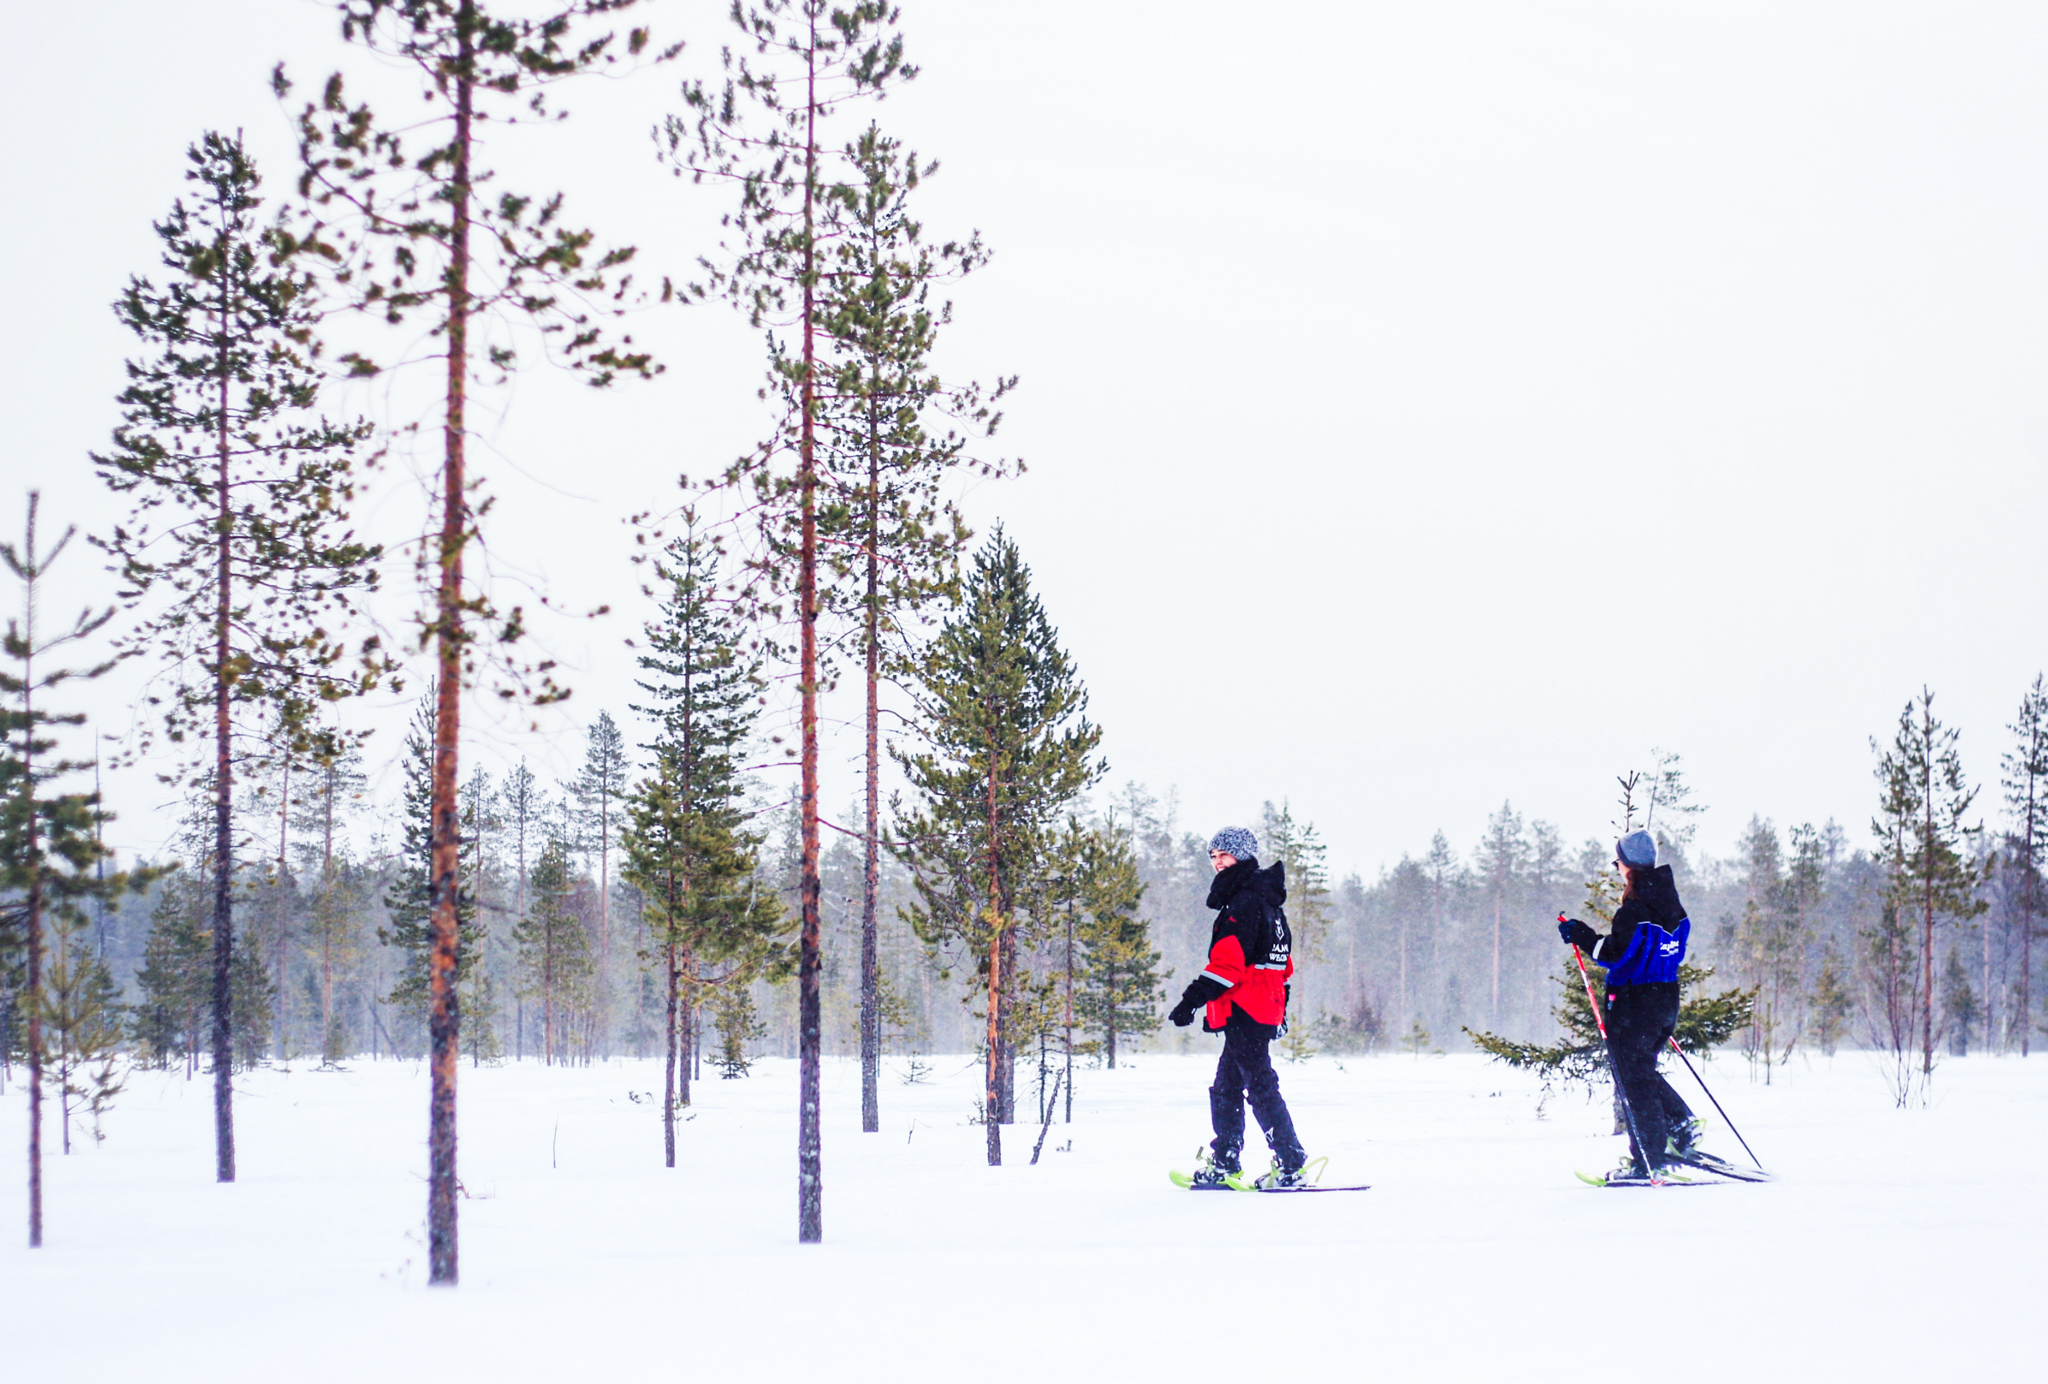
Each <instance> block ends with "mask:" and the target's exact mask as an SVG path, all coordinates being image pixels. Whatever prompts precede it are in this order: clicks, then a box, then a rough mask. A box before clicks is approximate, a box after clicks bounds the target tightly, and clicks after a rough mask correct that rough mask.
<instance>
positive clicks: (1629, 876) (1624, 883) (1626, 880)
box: [1614, 860, 1650, 903]
mask: <svg viewBox="0 0 2048 1384" xmlns="http://www.w3.org/2000/svg"><path fill="white" fill-rule="evenodd" d="M1614 863H1615V864H1617V865H1620V866H1621V901H1622V902H1623V903H1629V902H1631V901H1633V900H1634V898H1635V896H1636V881H1637V880H1638V879H1639V878H1641V877H1642V876H1644V875H1646V874H1648V873H1650V872H1649V871H1648V870H1638V869H1637V868H1636V867H1635V866H1633V865H1629V864H1626V863H1624V862H1623V861H1619V860H1617V861H1615V862H1614Z"/></svg>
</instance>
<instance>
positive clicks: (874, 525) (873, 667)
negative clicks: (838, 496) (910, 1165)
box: [860, 398, 882, 1134]
mask: <svg viewBox="0 0 2048 1384" xmlns="http://www.w3.org/2000/svg"><path fill="white" fill-rule="evenodd" d="M879 411H880V404H879V402H878V401H877V400H875V399H872V398H870V399H869V400H868V497H867V498H868V514H867V519H868V531H867V593H866V594H867V603H866V609H865V610H864V611H863V612H862V615H863V629H862V634H863V636H864V638H865V640H866V643H867V650H866V652H867V707H866V714H867V721H866V725H865V731H866V737H867V743H866V752H867V784H866V789H867V803H866V807H867V820H866V822H865V823H864V824H863V827H862V831H861V901H860V1127H861V1130H862V1132H864V1133H867V1134H873V1133H876V1132H877V1131H879V1130H880V1129H881V1127H882V1094H881V1084H882V995H881V989H882V963H881V956H880V948H879V938H878V936H877V924H876V919H875V910H876V906H877V902H878V901H877V899H876V897H875V896H876V894H877V892H878V891H879V890H880V888H881V883H882V867H881V852H880V847H881V834H882V708H881V678H882V650H881V620H882V611H881V599H882V596H881V587H882V582H881V573H882V567H881V545H882V444H881V420H880V419H879V418H878V417H877V414H878V413H879Z"/></svg>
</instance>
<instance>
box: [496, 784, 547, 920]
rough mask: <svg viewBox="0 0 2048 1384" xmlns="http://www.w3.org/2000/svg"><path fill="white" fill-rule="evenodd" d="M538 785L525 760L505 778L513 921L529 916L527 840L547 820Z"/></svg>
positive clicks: (543, 801) (543, 799)
mask: <svg viewBox="0 0 2048 1384" xmlns="http://www.w3.org/2000/svg"><path fill="white" fill-rule="evenodd" d="M539 782H540V779H539V778H538V777H537V776H536V775H535V774H534V772H533V770H531V769H529V768H527V767H526V761H525V760H523V759H522V760H520V761H519V765H518V767H517V768H515V769H513V770H511V771H510V772H509V773H507V774H506V775H505V788H504V803H505V819H506V822H507V824H508V826H509V827H510V829H511V831H512V858H513V894H512V915H513V916H514V917H518V916H520V915H522V914H524V913H525V912H526V842H527V837H528V834H529V833H531V832H535V831H537V830H538V829H539V824H540V822H541V820H542V819H543V818H544V817H546V816H547V800H546V798H545V797H544V796H543V795H542V794H541V793H540V791H539V789H538V788H537V787H536V785H538V784H539Z"/></svg>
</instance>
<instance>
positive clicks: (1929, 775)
mask: <svg viewBox="0 0 2048 1384" xmlns="http://www.w3.org/2000/svg"><path fill="white" fill-rule="evenodd" d="M1932 719H1933V718H1932V717H1931V716H1930V717H1928V720H1929V721H1930V722H1931V721H1932ZM1932 729H1933V727H1932V726H1931V725H1930V726H1929V727H1928V730H1929V731H1930V732H1931V730H1932ZM1926 739H1927V743H1928V752H1927V753H1928V760H1927V763H1928V767H1927V770H1926V787H1925V791H1924V793H1923V807H1924V810H1925V812H1926V814H1927V821H1926V830H1927V835H1926V836H1925V837H1924V838H1923V840H1922V847H1921V849H1922V850H1923V852H1924V859H1923V860H1922V862H1921V863H1922V868H1923V871H1924V873H1923V875H1922V878H1921V888H1922V891H1923V892H1922V902H1923V904H1924V906H1925V911H1924V913H1923V914H1922V917H1921V924H1920V968H1921V976H1920V1077H1921V1080H1922V1081H1923V1082H1924V1081H1925V1080H1926V1079H1927V1078H1928V1077H1930V1076H1932V1075H1933V1074H1934V869H1935V856H1934V750H1933V743H1934V737H1933V735H1932V734H1928V735H1927V737H1926ZM1922 1094H1923V1098H1924V1095H1925V1092H1924V1089H1923V1093H1922Z"/></svg>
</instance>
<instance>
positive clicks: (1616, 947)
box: [1593, 865, 1692, 988]
mask: <svg viewBox="0 0 2048 1384" xmlns="http://www.w3.org/2000/svg"><path fill="white" fill-rule="evenodd" d="M1691 934H1692V920H1691V919H1689V918H1687V917H1686V916H1685V905H1684V904H1682V903H1680V902H1679V901H1678V886H1677V885H1676V884H1675V883H1673V882H1672V878H1671V867H1670V866H1669V865H1659V866H1657V867H1656V868H1655V869H1654V870H1646V871H1644V872H1643V873H1642V875H1641V876H1640V877H1639V878H1638V879H1637V881H1636V896H1635V897H1634V898H1632V899H1627V900H1624V901H1623V902H1622V905H1621V907H1620V908H1618V909H1616V910H1615V911H1614V926H1613V928H1612V929H1611V930H1610V931H1609V932H1608V934H1607V935H1606V936H1605V937H1603V938H1601V939H1600V945H1599V946H1597V947H1595V948H1594V950H1593V959H1594V960H1595V961H1597V962H1599V963H1600V964H1601V965H1603V966H1605V967H1606V968H1607V984H1608V986H1609V987H1610V988H1612V987H1614V986H1617V985H1671V984H1676V983H1677V981H1678V967H1679V964H1680V963H1681V962H1683V961H1684V960H1685V944H1686V941H1687V939H1688V938H1689V937H1690V936H1691Z"/></svg>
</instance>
